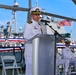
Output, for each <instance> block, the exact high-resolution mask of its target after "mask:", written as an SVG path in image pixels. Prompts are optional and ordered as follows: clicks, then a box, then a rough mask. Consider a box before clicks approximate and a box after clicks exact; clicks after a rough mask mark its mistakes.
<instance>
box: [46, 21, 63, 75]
mask: <svg viewBox="0 0 76 75" xmlns="http://www.w3.org/2000/svg"><path fill="white" fill-rule="evenodd" d="M45 25H48V21H45ZM48 26H49V25H48ZM49 27H50V28H51V29H52V30H53V31H54V36H55V50H54V75H56V49H57V48H56V42H57V41H56V39H57V38H56V37H57V35H58V36H60V37H62V36H61V35H60V34H59V33H58V32H57V31H56V30H55V29H54V28H52V26H49Z"/></svg>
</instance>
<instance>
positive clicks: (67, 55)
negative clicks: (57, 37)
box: [62, 47, 75, 60]
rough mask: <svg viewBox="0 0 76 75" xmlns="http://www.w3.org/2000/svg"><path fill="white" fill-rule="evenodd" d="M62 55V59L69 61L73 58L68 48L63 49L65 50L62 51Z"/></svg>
mask: <svg viewBox="0 0 76 75" xmlns="http://www.w3.org/2000/svg"><path fill="white" fill-rule="evenodd" d="M62 55H63V58H64V59H69V60H70V59H72V58H74V57H75V56H74V54H73V53H72V51H71V49H70V48H69V47H65V48H64V49H63V50H62Z"/></svg>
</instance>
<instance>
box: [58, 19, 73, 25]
mask: <svg viewBox="0 0 76 75" xmlns="http://www.w3.org/2000/svg"><path fill="white" fill-rule="evenodd" d="M59 25H60V26H71V25H72V21H70V20H66V19H65V20H62V21H60V22H59Z"/></svg>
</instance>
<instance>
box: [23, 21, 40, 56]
mask: <svg viewBox="0 0 76 75" xmlns="http://www.w3.org/2000/svg"><path fill="white" fill-rule="evenodd" d="M37 34H41V26H40V25H39V24H38V22H36V21H34V20H32V23H27V24H26V25H25V28H24V38H25V40H26V44H25V53H24V54H25V55H27V56H32V39H33V37H35V35H37Z"/></svg>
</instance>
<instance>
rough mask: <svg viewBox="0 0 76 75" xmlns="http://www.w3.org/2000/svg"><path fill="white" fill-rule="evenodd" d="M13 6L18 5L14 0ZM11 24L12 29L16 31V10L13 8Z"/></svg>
mask: <svg viewBox="0 0 76 75" xmlns="http://www.w3.org/2000/svg"><path fill="white" fill-rule="evenodd" d="M13 6H14V7H18V3H17V2H16V0H14V5H13ZM13 24H14V31H15V33H17V21H16V10H13Z"/></svg>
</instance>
